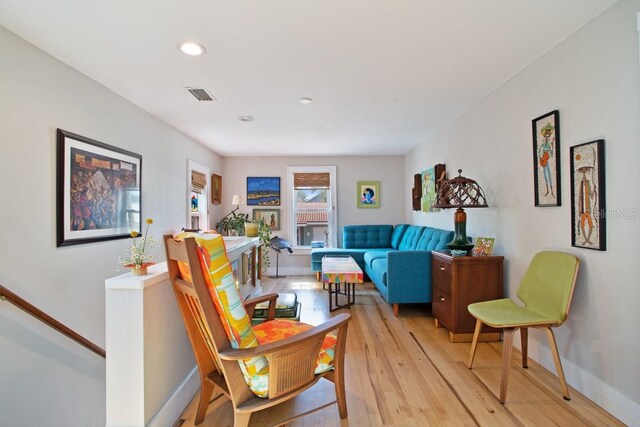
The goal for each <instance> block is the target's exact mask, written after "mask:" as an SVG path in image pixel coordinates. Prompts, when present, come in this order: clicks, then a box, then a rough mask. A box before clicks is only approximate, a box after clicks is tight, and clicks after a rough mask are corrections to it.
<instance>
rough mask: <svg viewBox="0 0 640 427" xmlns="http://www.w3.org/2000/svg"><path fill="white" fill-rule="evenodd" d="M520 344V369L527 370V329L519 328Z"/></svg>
mask: <svg viewBox="0 0 640 427" xmlns="http://www.w3.org/2000/svg"><path fill="white" fill-rule="evenodd" d="M520 344H521V347H522V367H523V368H528V367H529V363H528V352H529V328H520Z"/></svg>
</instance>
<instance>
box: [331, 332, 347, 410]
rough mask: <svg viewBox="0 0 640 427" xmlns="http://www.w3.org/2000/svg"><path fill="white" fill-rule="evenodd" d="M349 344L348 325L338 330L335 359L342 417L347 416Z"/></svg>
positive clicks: (337, 393)
mask: <svg viewBox="0 0 640 427" xmlns="http://www.w3.org/2000/svg"><path fill="white" fill-rule="evenodd" d="M346 345H347V326H343V327H342V328H340V329H339V330H338V341H337V342H336V346H335V357H334V359H333V383H334V385H335V388H336V400H337V401H338V413H339V414H340V418H342V419H345V418H347V393H346V392H345V388H344V351H345V346H346Z"/></svg>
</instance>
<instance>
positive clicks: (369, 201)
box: [356, 181, 380, 208]
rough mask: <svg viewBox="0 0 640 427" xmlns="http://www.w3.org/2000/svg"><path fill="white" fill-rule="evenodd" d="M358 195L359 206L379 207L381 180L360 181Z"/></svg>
mask: <svg viewBox="0 0 640 427" xmlns="http://www.w3.org/2000/svg"><path fill="white" fill-rule="evenodd" d="M356 195H357V198H358V207H359V208H379V207H380V181H358V182H357V184H356Z"/></svg>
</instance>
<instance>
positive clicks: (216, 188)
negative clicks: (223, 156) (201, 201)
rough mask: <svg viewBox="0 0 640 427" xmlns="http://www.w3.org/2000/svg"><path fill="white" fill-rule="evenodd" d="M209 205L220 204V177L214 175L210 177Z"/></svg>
mask: <svg viewBox="0 0 640 427" xmlns="http://www.w3.org/2000/svg"><path fill="white" fill-rule="evenodd" d="M211 203H213V204H214V205H219V204H220V203H222V177H221V176H220V175H216V174H215V173H214V174H212V175H211Z"/></svg>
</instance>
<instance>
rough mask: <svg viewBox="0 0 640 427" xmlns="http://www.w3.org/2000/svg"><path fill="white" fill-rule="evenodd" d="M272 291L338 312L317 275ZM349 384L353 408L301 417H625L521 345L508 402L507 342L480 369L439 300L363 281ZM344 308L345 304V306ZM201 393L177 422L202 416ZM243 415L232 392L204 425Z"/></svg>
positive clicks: (277, 411)
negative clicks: (384, 291)
mask: <svg viewBox="0 0 640 427" xmlns="http://www.w3.org/2000/svg"><path fill="white" fill-rule="evenodd" d="M263 289H264V291H265V292H271V291H273V292H286V291H293V292H296V293H297V294H298V299H299V300H300V301H302V319H301V320H302V321H303V322H306V323H310V324H319V323H322V322H323V321H324V320H325V319H327V318H328V317H329V316H330V315H329V310H328V301H327V295H326V292H325V291H323V290H322V284H321V283H318V282H316V281H315V277H313V276H290V277H288V278H285V279H278V280H273V279H266V280H263ZM349 311H350V313H351V315H352V316H353V318H352V320H351V323H350V324H349V333H348V338H347V355H346V364H345V365H346V371H345V378H346V381H345V382H346V391H347V405H348V411H349V417H348V419H346V420H340V417H339V416H338V410H337V408H336V406H335V405H332V406H330V407H328V408H325V409H323V410H321V411H319V412H316V413H314V414H312V415H309V416H307V417H304V418H301V419H298V420H296V421H295V422H293V423H292V424H291V425H292V426H358V427H360V426H426V425H433V426H449V425H451V426H458V425H459V426H551V425H557V426H579V425H585V426H613V425H623V424H622V423H620V422H619V421H618V420H617V419H615V418H614V417H613V416H611V415H610V414H608V413H607V412H605V411H604V410H603V409H601V408H600V407H598V406H596V405H595V404H594V403H593V402H591V401H590V400H588V399H587V398H586V397H584V396H583V395H581V394H580V393H578V392H577V391H576V390H574V389H573V388H571V397H572V399H571V401H565V400H563V399H562V395H561V392H560V385H559V382H558V380H557V378H556V377H555V375H553V374H551V373H550V372H548V371H546V370H545V369H544V368H542V367H540V366H539V365H538V364H536V363H535V362H533V361H530V363H529V368H528V369H523V368H522V367H521V365H520V364H519V363H520V357H521V356H520V353H519V352H518V351H516V350H514V352H513V353H514V354H513V360H512V365H511V366H512V367H511V373H510V379H509V389H508V394H507V403H506V404H505V405H502V404H500V402H499V401H498V399H497V397H496V394H497V393H498V392H499V387H500V367H501V359H502V357H501V356H502V343H500V342H497V343H480V344H478V351H477V354H476V359H475V363H474V368H473V370H469V369H467V367H466V366H465V361H466V359H467V357H468V355H469V344H466V343H459V344H452V343H450V342H449V340H448V336H447V332H446V331H445V330H444V329H435V327H434V322H433V319H432V318H431V317H430V306H429V305H426V304H425V305H415V306H411V305H409V306H404V305H403V306H401V307H400V316H399V317H398V318H395V317H394V316H393V313H392V309H391V306H390V305H389V304H387V303H386V302H384V300H382V298H381V297H380V294H379V293H378V292H377V291H376V290H375V288H374V287H373V286H372V285H371V284H366V285H365V286H364V288H363V287H359V289H358V290H357V291H356V305H355V306H352V308H351V309H350V310H349ZM338 312H340V311H336V312H335V313H338ZM332 386H333V384H331V383H329V382H327V381H324V380H321V381H320V382H319V383H318V384H317V385H316V386H314V387H313V388H311V389H309V390H307V391H306V392H304V393H303V394H302V395H300V396H299V397H297V398H296V399H295V400H294V401H293V402H292V403H290V404H285V405H281V406H278V407H276V408H272V409H270V410H268V411H264V412H261V413H258V414H255V415H253V416H252V418H251V425H252V426H267V425H274V424H275V423H277V422H278V421H280V420H282V419H287V418H288V417H290V416H293V415H295V414H298V413H301V412H305V411H306V410H308V409H310V408H313V407H315V406H319V404H320V403H324V402H329V401H331V400H333V399H334V398H335V397H334V396H335V395H334V391H333V387H332ZM196 406H197V396H195V397H194V399H193V400H192V402H191V404H190V405H189V407H188V408H187V409H186V410H185V412H184V413H183V415H182V417H181V420H180V421H179V422H178V423H177V424H176V425H182V426H185V427H190V426H193V425H194V424H193V422H194V417H195V411H196ZM232 425H233V411H232V409H231V405H230V402H229V401H228V400H226V399H225V398H223V397H221V398H218V399H217V400H216V401H215V402H214V403H212V404H211V405H209V409H208V412H207V417H206V419H205V421H204V422H203V423H202V424H201V426H203V427H219V426H232Z"/></svg>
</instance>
